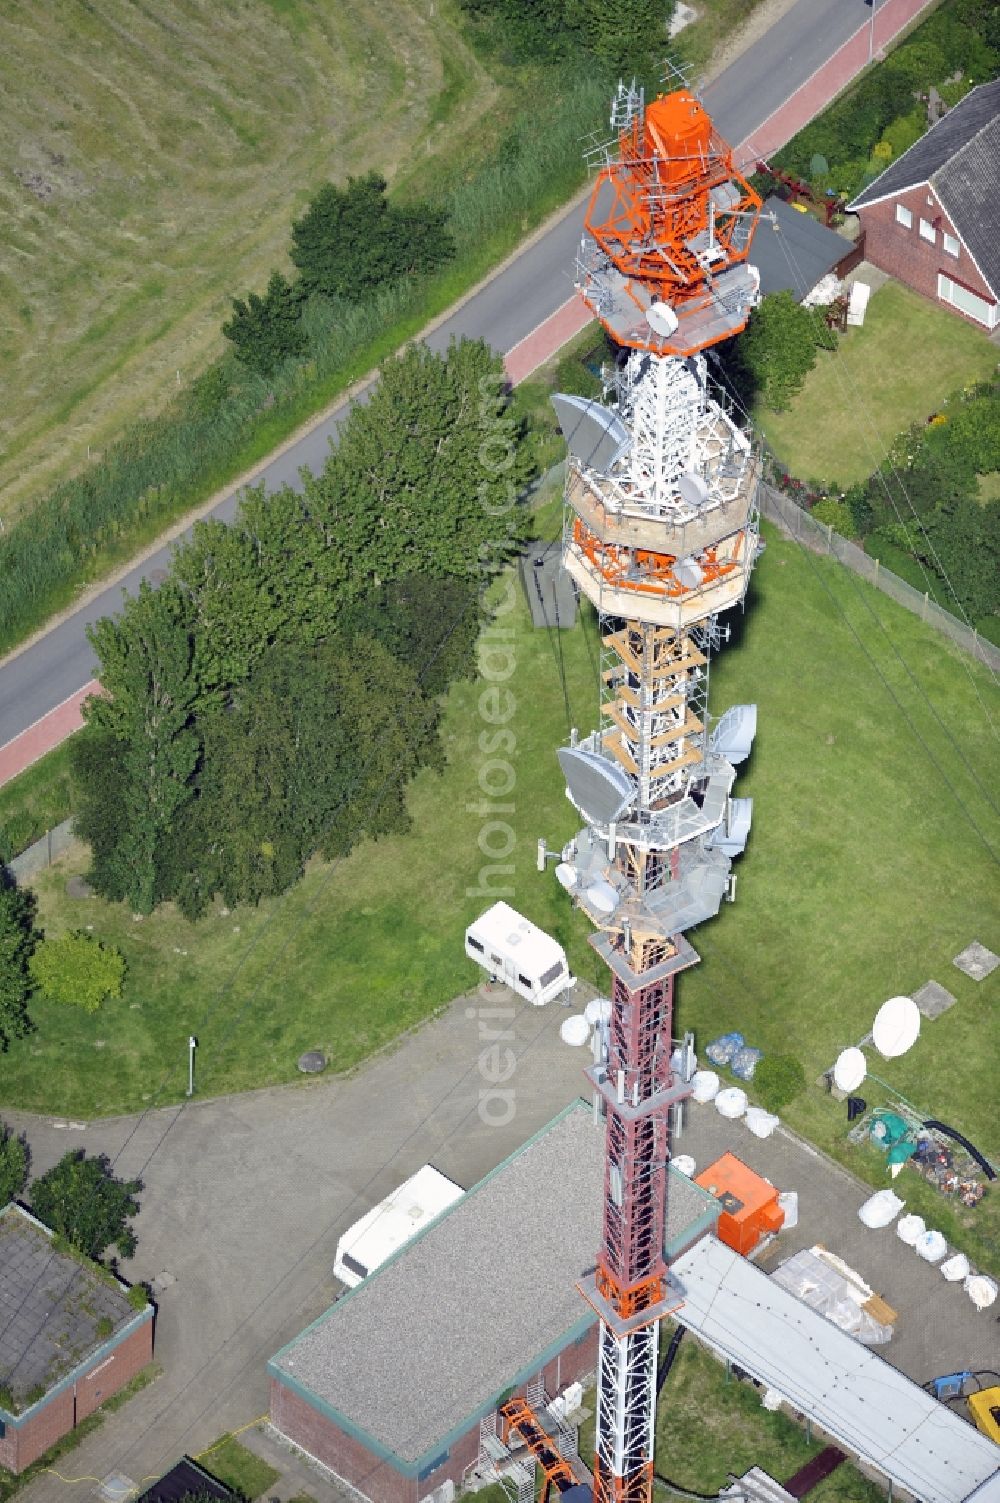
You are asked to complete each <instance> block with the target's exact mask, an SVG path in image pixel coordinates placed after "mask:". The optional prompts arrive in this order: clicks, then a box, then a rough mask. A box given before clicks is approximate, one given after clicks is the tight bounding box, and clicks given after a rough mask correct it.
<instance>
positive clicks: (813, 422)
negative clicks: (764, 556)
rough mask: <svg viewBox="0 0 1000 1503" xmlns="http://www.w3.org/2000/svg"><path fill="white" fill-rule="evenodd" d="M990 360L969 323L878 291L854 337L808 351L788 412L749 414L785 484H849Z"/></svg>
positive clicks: (894, 289)
mask: <svg viewBox="0 0 1000 1503" xmlns="http://www.w3.org/2000/svg"><path fill="white" fill-rule="evenodd" d="M998 360H1000V351H998V349H997V347H996V345H995V344H991V343H990V340H989V339H988V338H987V336H986V335H985V334H984V333H980V331H979V330H978V329H976V328H974V327H973V325H972V324H968V323H966V322H965V321H964V320H963V319H961V318H958V317H957V316H956V315H955V314H953V313H949V312H947V311H946V310H945V309H944V308H937V307H935V306H934V304H933V303H930V302H928V301H927V300H926V299H925V298H922V297H918V296H917V294H916V293H915V292H911V291H910V290H909V288H907V287H903V286H901V285H900V284H899V283H898V282H887V283H886V284H885V286H884V287H880V288H879V290H878V292H876V293H873V295H872V298H871V301H870V302H869V304H868V312H867V315H866V317H865V322H864V324H863V325H862V327H861V328H860V329H848V330H847V333H846V334H843V335H841V337H840V339H839V341H838V344H837V348H836V350H818V351H817V354H816V364H815V365H814V366H813V368H812V370H811V371H810V372H809V374H808V376H807V377H806V379H805V383H804V384H803V387H802V390H801V391H800V392H798V394H797V395H796V396H795V398H794V399H793V401H792V403H791V406H790V407H789V408H788V410H787V412H771V411H769V409H768V408H766V407H763V406H758V408H757V410H755V412H754V419H755V421H756V422H757V424H758V426H759V427H760V428H761V430H762V432H763V434H764V437H765V438H766V439H767V441H768V443H769V444H770V446H771V448H772V449H773V450H774V452H775V454H776V455H777V456H778V458H779V460H780V461H781V463H782V464H783V465H785V466H787V468H788V470H789V471H790V472H791V473H792V474H793V475H797V476H799V478H800V479H803V480H815V481H819V482H821V483H823V484H830V483H831V482H836V483H839V484H840V485H852V484H853V483H854V482H855V481H857V480H864V479H865V477H866V476H868V475H870V474H871V472H872V471H873V470H874V469H876V468H877V467H878V465H879V464H880V463H881V462H882V460H883V459H884V458H885V456H886V453H887V451H888V450H889V449H890V448H891V447H892V445H893V443H894V442H895V440H896V439H897V438H898V436H899V435H900V434H901V433H903V432H905V431H906V429H907V428H909V427H910V426H911V424H913V423H922V422H924V421H925V420H926V419H927V418H929V417H930V416H931V415H932V414H933V413H934V412H936V411H937V409H938V408H939V407H940V406H941V405H942V403H943V402H944V401H945V400H946V398H947V397H949V396H950V395H951V394H952V393H953V392H955V391H957V390H958V389H959V388H960V387H963V386H971V385H973V384H974V383H975V382H976V381H981V380H984V379H985V378H986V377H987V376H990V375H992V373H993V372H994V371H995V370H996V368H997V363H998Z"/></svg>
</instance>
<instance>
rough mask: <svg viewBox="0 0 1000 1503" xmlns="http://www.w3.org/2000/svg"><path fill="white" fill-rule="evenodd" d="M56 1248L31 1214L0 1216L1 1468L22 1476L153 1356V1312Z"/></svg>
mask: <svg viewBox="0 0 1000 1503" xmlns="http://www.w3.org/2000/svg"><path fill="white" fill-rule="evenodd" d="M130 1292H131V1291H130V1290H129V1287H128V1285H127V1284H124V1283H122V1281H121V1280H120V1279H117V1278H115V1277H114V1275H113V1274H111V1273H109V1272H108V1270H107V1269H105V1268H101V1267H100V1266H99V1265H98V1264H96V1263H91V1262H89V1261H87V1260H86V1259H78V1258H77V1257H75V1256H73V1255H71V1254H70V1253H68V1252H59V1251H57V1250H56V1248H55V1247H54V1246H53V1234H52V1232H51V1231H50V1230H49V1229H48V1227H46V1226H43V1225H42V1223H41V1222H40V1221H37V1220H36V1219H35V1217H34V1216H32V1215H31V1214H30V1213H29V1212H28V1211H26V1210H24V1209H23V1207H21V1206H19V1205H16V1204H14V1203H13V1202H12V1203H11V1204H10V1205H7V1206H5V1207H4V1208H3V1209H2V1210H0V1466H5V1467H7V1468H8V1470H10V1471H12V1472H23V1471H24V1469H25V1467H27V1466H30V1465H31V1463H32V1462H33V1461H36V1460H37V1459H38V1457H39V1456H41V1455H42V1454H43V1453H44V1452H45V1451H47V1450H48V1449H49V1447H50V1446H53V1445H55V1443H56V1441H58V1440H61V1439H62V1437H63V1436H64V1435H66V1434H67V1433H68V1431H70V1430H72V1429H73V1428H74V1427H75V1426H76V1425H77V1424H79V1422H80V1421H81V1420H82V1419H85V1418H86V1417H87V1415H89V1414H92V1413H93V1412H94V1410H95V1409H99V1408H100V1406H101V1404H102V1403H104V1402H105V1401H106V1400H107V1399H109V1398H111V1396H112V1394H115V1393H117V1392H118V1390H119V1389H120V1388H122V1387H123V1386H124V1385H125V1384H126V1383H127V1382H129V1380H130V1379H131V1378H134V1377H135V1375H136V1373H138V1372H139V1371H140V1370H141V1369H142V1368H144V1367H145V1366H146V1364H147V1363H148V1362H149V1361H150V1360H151V1359H152V1356H153V1307H152V1306H151V1305H149V1304H146V1305H145V1306H144V1308H142V1309H139V1310H136V1309H135V1307H134V1306H133V1304H132V1303H131V1301H130V1298H129V1296H130Z"/></svg>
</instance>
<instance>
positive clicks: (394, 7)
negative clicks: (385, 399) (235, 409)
mask: <svg viewBox="0 0 1000 1503" xmlns="http://www.w3.org/2000/svg"><path fill="white" fill-rule="evenodd" d="M0 91H2V93H3V97H4V102H5V107H4V111H3V116H2V118H0V162H2V163H3V167H4V170H3V172H2V173H0V215H2V219H3V224H4V229H3V233H2V235H0V299H2V302H3V305H4V310H5V316H4V319H3V322H2V326H0V357H2V361H3V367H4V378H3V388H2V390H3V402H2V404H0V488H2V491H3V503H2V507H0V515H2V516H3V519H4V521H5V522H6V523H8V524H9V523H10V522H11V521H12V520H13V518H14V516H15V515H16V514H17V512H18V511H19V510H20V509H21V508H22V507H24V506H26V505H28V504H29V502H30V501H31V500H32V499H33V498H35V497H37V496H38V495H39V494H41V492H42V490H43V488H44V487H45V486H46V485H47V484H49V483H50V482H51V481H52V480H53V479H55V478H56V477H59V476H62V475H64V474H65V473H67V472H68V471H70V470H72V469H75V468H78V467H79V466H80V465H82V464H83V463H85V461H86V459H87V456H88V452H94V453H97V452H99V451H100V450H101V448H102V446H103V445H105V444H106V443H107V442H108V441H109V440H110V439H112V438H114V437H116V436H118V435H119V434H120V433H121V431H122V429H123V427H124V426H126V425H127V424H128V423H129V422H130V421H132V420H134V419H135V418H137V417H139V416H148V415H149V414H150V413H152V412H155V411H156V410H158V409H159V408H160V407H161V406H163V405H164V404H165V402H166V401H167V400H168V398H169V397H170V395H171V394H172V392H173V391H174V390H175V389H176V385H177V381H178V372H180V380H181V382H186V381H188V380H189V379H190V378H191V377H192V376H193V375H196V374H197V373H198V372H199V371H200V370H201V369H202V368H203V367H204V365H205V364H206V361H207V360H208V358H209V357H210V356H211V355H212V354H213V353H215V352H216V351H217V350H218V349H220V348H221V345H222V342H223V341H222V336H221V334H220V332H219V329H220V324H221V322H222V320H223V319H224V318H225V317H226V316H227V314H228V313H229V311H230V297H231V296H232V295H234V294H238V295H241V296H242V295H245V293H246V291H247V289H248V288H255V289H257V290H261V289H262V288H263V285H264V283H265V282H266V279H267V275H268V273H269V271H270V270H271V269H272V268H273V267H275V266H281V267H282V268H283V269H284V268H286V267H287V264H288V263H287V259H286V258H287V246H288V238H289V223H290V220H291V218H292V216H293V214H294V213H295V212H298V210H299V209H300V208H301V206H302V205H303V203H304V202H305V200H306V198H307V197H308V196H309V194H310V192H312V191H314V190H315V189H316V188H317V187H318V186H319V185H320V184H321V183H322V182H324V181H326V180H327V179H329V178H335V179H337V180H338V181H340V180H343V179H344V178H345V177H346V176H347V174H348V173H352V172H353V173H358V172H363V171H366V170H368V169H369V168H371V167H377V168H378V169H379V170H381V171H383V172H384V173H385V174H386V175H387V176H388V177H389V178H390V180H391V181H394V182H396V183H397V184H399V183H405V182H406V181H407V180H408V179H413V180H421V181H423V180H424V179H425V178H426V176H427V174H428V173H429V171H430V170H431V166H432V164H433V163H434V162H435V161H436V160H438V159H439V158H440V156H441V154H442V153H444V154H448V155H449V156H453V155H454V154H455V153H456V152H457V151H458V150H460V149H463V148H465V149H467V148H468V145H469V142H470V139H471V140H472V141H473V142H475V141H477V140H478V137H479V135H480V134H482V133H483V132H485V133H486V134H487V135H488V136H490V137H492V133H493V132H495V131H496V130H497V128H498V124H500V123H502V117H503V114H504V104H505V96H504V91H503V90H502V89H501V88H500V87H499V86H498V85H497V84H496V83H495V82H494V80H493V79H492V78H491V77H490V75H489V74H488V73H487V71H486V69H485V67H484V65H483V63H482V61H481V60H480V59H479V58H477V57H476V56H475V55H474V54H473V53H472V52H471V50H470V49H469V47H468V45H467V44H466V42H465V40H464V38H463V34H462V32H461V28H460V24H459V18H458V12H457V6H456V4H455V0H436V3H435V4H433V5H432V4H430V3H429V0H382V3H380V4H378V5H374V4H372V3H371V0H339V3H338V4H336V5H331V4H329V3H327V0H249V3H246V0H214V3H213V0H171V3H170V4H169V5H168V6H135V5H131V4H129V3H127V0H102V3H101V4H100V5H98V6H66V5H62V4H60V3H59V0H38V3H34V4H27V3H26V0H12V3H11V4H9V5H6V6H4V9H3V15H2V17H0ZM498 117H499V119H498Z"/></svg>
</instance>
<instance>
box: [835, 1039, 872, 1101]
mask: <svg viewBox="0 0 1000 1503" xmlns="http://www.w3.org/2000/svg"><path fill="white" fill-rule="evenodd" d="M867 1074H868V1062H867V1060H866V1059H865V1057H864V1055H863V1054H862V1052H861V1050H860V1049H844V1050H842V1051H841V1053H840V1054H838V1055H837V1063H836V1064H835V1065H834V1067H833V1083H834V1085H835V1086H836V1087H837V1090H838V1091H856V1090H857V1088H858V1086H859V1085H860V1084H861V1082H862V1081H863V1080H864V1078H865V1076H866V1075H867Z"/></svg>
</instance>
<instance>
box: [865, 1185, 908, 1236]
mask: <svg viewBox="0 0 1000 1503" xmlns="http://www.w3.org/2000/svg"><path fill="white" fill-rule="evenodd" d="M905 1204H906V1201H905V1200H900V1198H899V1196H898V1195H894V1194H893V1192H892V1191H891V1190H876V1191H875V1194H874V1195H869V1197H868V1199H867V1200H866V1201H865V1203H864V1205H863V1206H862V1207H861V1209H860V1210H859V1211H858V1219H859V1220H860V1221H863V1222H864V1224H865V1226H868V1227H871V1228H872V1230H873V1231H877V1230H878V1229H879V1228H880V1227H883V1226H888V1225H889V1223H890V1221H895V1219H896V1217H897V1216H898V1215H899V1213H900V1211H901V1210H902V1209H903V1207H904V1205H905Z"/></svg>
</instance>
